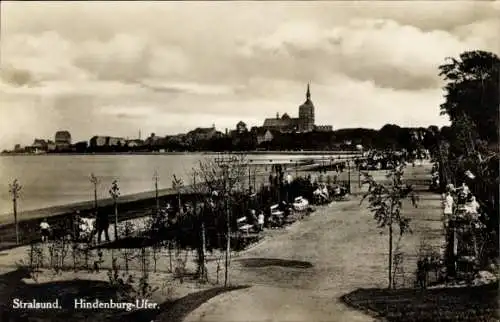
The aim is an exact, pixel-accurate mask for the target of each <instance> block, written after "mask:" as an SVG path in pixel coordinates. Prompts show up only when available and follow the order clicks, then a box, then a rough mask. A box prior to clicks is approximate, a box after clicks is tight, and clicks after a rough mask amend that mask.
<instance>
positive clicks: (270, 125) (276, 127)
mask: <svg viewBox="0 0 500 322" xmlns="http://www.w3.org/2000/svg"><path fill="white" fill-rule="evenodd" d="M262 127H263V128H265V129H268V130H273V131H279V132H295V131H297V130H298V129H299V119H298V118H291V117H290V116H288V114H286V113H285V114H283V116H281V118H280V115H279V113H276V118H273V119H271V118H268V119H265V120H264V124H263V125H262Z"/></svg>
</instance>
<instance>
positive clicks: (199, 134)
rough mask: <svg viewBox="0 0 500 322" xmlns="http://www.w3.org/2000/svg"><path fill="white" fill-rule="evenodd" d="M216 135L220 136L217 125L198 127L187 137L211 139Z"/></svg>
mask: <svg viewBox="0 0 500 322" xmlns="http://www.w3.org/2000/svg"><path fill="white" fill-rule="evenodd" d="M216 136H218V133H217V130H216V129H215V126H212V127H209V128H201V127H198V128H196V129H194V130H192V131H189V132H188V133H187V137H188V139H189V140H191V141H202V140H210V139H212V138H214V137H216Z"/></svg>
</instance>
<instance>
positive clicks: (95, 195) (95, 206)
mask: <svg viewBox="0 0 500 322" xmlns="http://www.w3.org/2000/svg"><path fill="white" fill-rule="evenodd" d="M94 211H95V214H96V215H97V182H94Z"/></svg>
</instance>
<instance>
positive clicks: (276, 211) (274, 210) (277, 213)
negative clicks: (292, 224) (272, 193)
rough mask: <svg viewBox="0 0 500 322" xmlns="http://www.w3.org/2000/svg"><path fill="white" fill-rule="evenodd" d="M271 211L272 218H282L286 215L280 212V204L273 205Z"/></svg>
mask: <svg viewBox="0 0 500 322" xmlns="http://www.w3.org/2000/svg"><path fill="white" fill-rule="evenodd" d="M270 209H271V216H275V217H278V218H281V217H283V215H284V214H285V213H284V212H283V211H281V210H279V205H278V204H276V205H272V206H271V207H270Z"/></svg>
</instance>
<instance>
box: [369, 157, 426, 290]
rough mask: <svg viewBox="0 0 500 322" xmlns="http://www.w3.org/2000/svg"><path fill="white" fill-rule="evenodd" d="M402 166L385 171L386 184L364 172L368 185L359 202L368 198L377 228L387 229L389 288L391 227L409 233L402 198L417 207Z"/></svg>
mask: <svg viewBox="0 0 500 322" xmlns="http://www.w3.org/2000/svg"><path fill="white" fill-rule="evenodd" d="M403 174H404V166H403V165H400V166H398V167H395V168H393V169H391V170H390V171H389V172H388V173H387V179H388V180H389V183H388V184H384V183H379V182H377V181H376V180H375V179H374V178H373V177H372V176H371V175H370V174H369V173H364V176H365V182H364V183H367V184H368V185H369V187H368V191H367V192H366V193H365V195H364V196H363V199H362V200H361V203H362V202H363V201H364V200H366V199H368V203H369V206H368V208H369V209H370V211H371V212H372V213H373V216H374V218H375V220H376V221H377V223H378V226H379V228H388V230H389V261H388V279H389V288H392V287H393V273H392V270H393V260H394V258H393V247H394V245H393V237H394V236H393V235H394V233H393V229H394V226H395V225H396V226H397V227H399V235H400V236H402V235H404V234H406V233H411V229H410V219H409V218H406V217H404V216H402V208H403V200H405V199H409V200H411V202H412V205H413V206H414V207H417V202H418V196H417V195H416V193H415V192H414V190H413V187H412V186H410V185H408V184H405V183H403Z"/></svg>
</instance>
